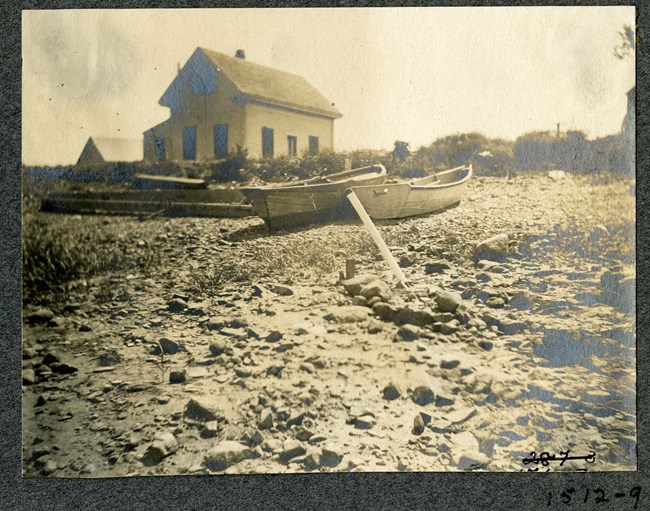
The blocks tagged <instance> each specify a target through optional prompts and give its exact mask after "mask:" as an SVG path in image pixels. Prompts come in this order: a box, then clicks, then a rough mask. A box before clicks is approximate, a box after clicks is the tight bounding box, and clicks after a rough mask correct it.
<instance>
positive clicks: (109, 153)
mask: <svg viewBox="0 0 650 511" xmlns="http://www.w3.org/2000/svg"><path fill="white" fill-rule="evenodd" d="M89 142H93V143H94V144H95V147H96V148H97V150H98V151H99V153H100V154H101V155H102V158H103V159H104V161H107V162H118V161H121V162H131V161H141V160H142V159H143V154H144V146H143V143H142V142H141V141H139V140H130V139H125V138H104V137H90V138H89V139H88V143H89Z"/></svg>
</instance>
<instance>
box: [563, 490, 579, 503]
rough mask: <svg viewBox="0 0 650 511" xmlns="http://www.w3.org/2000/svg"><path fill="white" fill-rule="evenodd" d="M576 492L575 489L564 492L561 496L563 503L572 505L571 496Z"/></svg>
mask: <svg viewBox="0 0 650 511" xmlns="http://www.w3.org/2000/svg"><path fill="white" fill-rule="evenodd" d="M575 491H576V490H575V488H567V489H566V490H564V491H563V492H562V493H561V494H560V497H562V502H564V503H565V504H570V503H571V495H572V494H573V492H575ZM565 499H566V500H565Z"/></svg>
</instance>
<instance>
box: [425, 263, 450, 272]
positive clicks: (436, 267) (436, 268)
mask: <svg viewBox="0 0 650 511" xmlns="http://www.w3.org/2000/svg"><path fill="white" fill-rule="evenodd" d="M450 268H451V265H450V264H449V263H448V262H447V261H445V260H443V259H439V260H436V261H430V262H428V263H426V264H425V265H424V273H426V274H427V275H432V274H434V273H442V272H443V271H445V270H449V269H450Z"/></svg>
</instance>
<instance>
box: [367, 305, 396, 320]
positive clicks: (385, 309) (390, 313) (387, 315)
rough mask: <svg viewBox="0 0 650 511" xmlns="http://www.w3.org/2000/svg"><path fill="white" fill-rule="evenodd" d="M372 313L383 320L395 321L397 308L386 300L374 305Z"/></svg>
mask: <svg viewBox="0 0 650 511" xmlns="http://www.w3.org/2000/svg"><path fill="white" fill-rule="evenodd" d="M372 313H373V314H374V315H375V316H377V317H378V318H379V319H381V320H383V321H393V318H394V317H395V315H396V314H397V309H396V308H395V307H394V306H392V305H390V304H388V303H385V302H381V301H380V302H377V303H376V304H374V305H373V306H372Z"/></svg>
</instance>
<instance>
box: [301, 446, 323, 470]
mask: <svg viewBox="0 0 650 511" xmlns="http://www.w3.org/2000/svg"><path fill="white" fill-rule="evenodd" d="M304 464H305V468H306V469H307V470H315V469H317V468H318V467H320V465H321V453H320V451H319V450H318V449H314V448H313V447H310V448H309V451H307V455H306V456H305V461H304Z"/></svg>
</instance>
